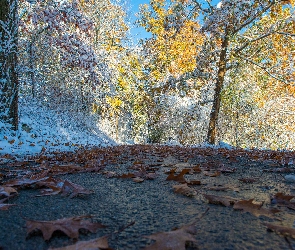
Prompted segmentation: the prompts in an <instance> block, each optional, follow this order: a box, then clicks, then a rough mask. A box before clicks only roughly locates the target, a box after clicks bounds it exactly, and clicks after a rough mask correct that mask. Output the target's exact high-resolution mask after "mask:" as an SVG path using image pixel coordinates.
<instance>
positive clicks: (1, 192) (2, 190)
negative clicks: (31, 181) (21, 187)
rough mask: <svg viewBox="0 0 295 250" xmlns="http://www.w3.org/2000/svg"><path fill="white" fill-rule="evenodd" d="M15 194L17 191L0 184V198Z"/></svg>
mask: <svg viewBox="0 0 295 250" xmlns="http://www.w3.org/2000/svg"><path fill="white" fill-rule="evenodd" d="M17 194H18V193H17V191H16V190H15V189H14V188H12V187H6V186H0V199H1V198H6V197H13V196H15V195H17Z"/></svg>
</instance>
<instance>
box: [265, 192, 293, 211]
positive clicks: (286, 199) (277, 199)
mask: <svg viewBox="0 0 295 250" xmlns="http://www.w3.org/2000/svg"><path fill="white" fill-rule="evenodd" d="M294 197H295V196H293V195H285V194H283V193H276V194H275V195H274V196H273V197H271V198H270V200H271V203H273V204H278V205H279V206H285V207H287V208H290V209H293V210H295V202H294V201H293V202H292V201H291V200H292V199H293V198H294Z"/></svg>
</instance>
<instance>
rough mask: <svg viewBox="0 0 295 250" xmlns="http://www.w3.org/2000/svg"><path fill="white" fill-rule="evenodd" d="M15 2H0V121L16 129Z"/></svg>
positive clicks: (9, 0)
mask: <svg viewBox="0 0 295 250" xmlns="http://www.w3.org/2000/svg"><path fill="white" fill-rule="evenodd" d="M17 6H18V1H17V0H0V39H1V40H0V120H1V121H4V122H5V123H8V124H10V125H11V127H12V129H13V130H17V129H18V87H19V84H18V76H17V49H18V46H17V40H18V14H17Z"/></svg>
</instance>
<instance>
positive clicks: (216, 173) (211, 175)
mask: <svg viewBox="0 0 295 250" xmlns="http://www.w3.org/2000/svg"><path fill="white" fill-rule="evenodd" d="M204 175H206V176H209V177H218V176H220V175H221V172H220V171H215V172H208V171H204Z"/></svg>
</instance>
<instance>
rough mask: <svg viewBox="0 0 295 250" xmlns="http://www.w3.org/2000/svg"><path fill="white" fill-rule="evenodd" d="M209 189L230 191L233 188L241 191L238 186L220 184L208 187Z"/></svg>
mask: <svg viewBox="0 0 295 250" xmlns="http://www.w3.org/2000/svg"><path fill="white" fill-rule="evenodd" d="M208 189H209V190H213V191H228V190H232V191H235V192H240V189H239V188H238V187H234V186H230V185H225V186H222V185H218V186H213V187H208Z"/></svg>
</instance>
